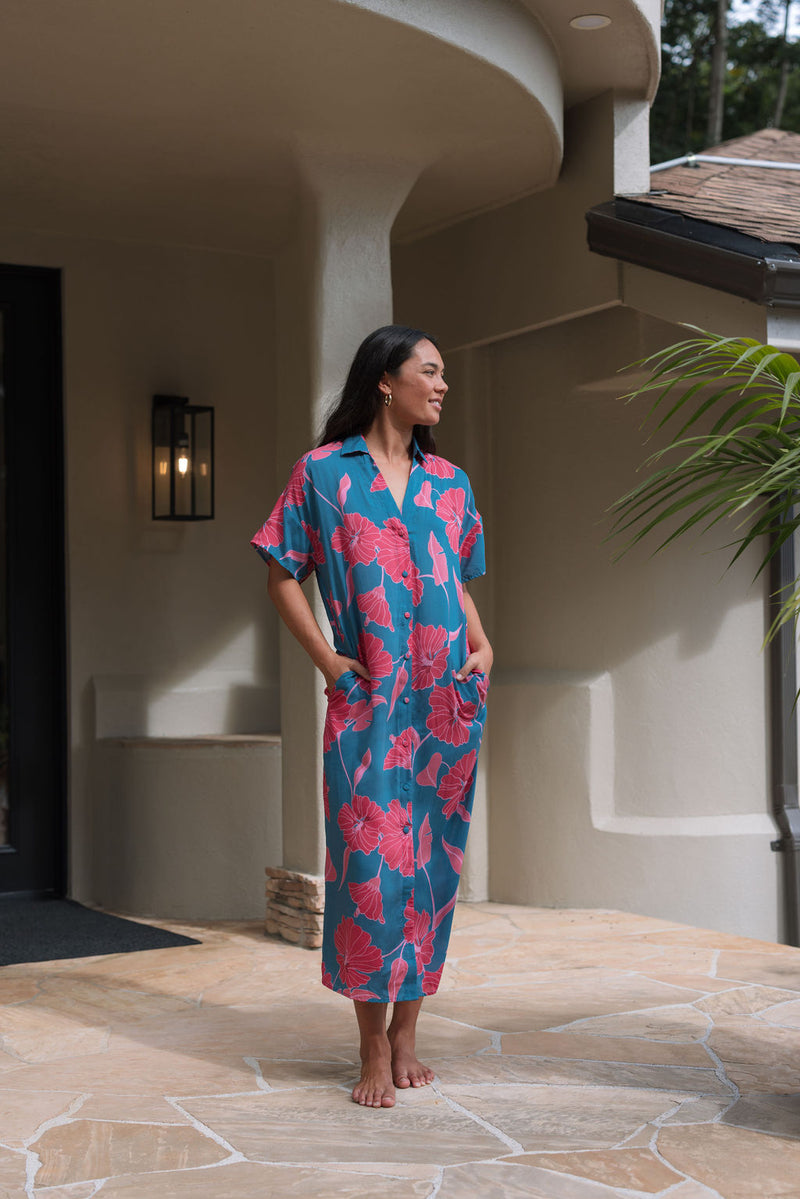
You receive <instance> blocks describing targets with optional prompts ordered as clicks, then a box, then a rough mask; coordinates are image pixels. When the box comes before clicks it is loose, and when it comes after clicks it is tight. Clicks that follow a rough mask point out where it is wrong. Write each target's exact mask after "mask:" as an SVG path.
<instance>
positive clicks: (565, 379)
mask: <svg viewBox="0 0 800 1199" xmlns="http://www.w3.org/2000/svg"><path fill="white" fill-rule="evenodd" d="M620 123H621V117H620V110H619V104H618V103H617V101H616V100H615V98H614V97H613V95H611V94H610V93H609V94H606V95H604V96H600V97H597V98H595V99H593V100H591V101H589V102H587V103H585V104H582V105H579V106H576V107H575V108H573V109H572V110H571V111H570V112H569V113H568V114H567V119H566V122H565V160H564V168H563V170H562V173H561V176H560V178H559V181H558V183H557V185H556V186H555V187H554V188H552V189H550V190H549V191H547V192H543V193H541V194H539V195H534V196H529V197H527V198H525V199H522V200H519V201H518V202H516V203H515V204H512V205H509V206H508V207H506V208H504V209H497V210H495V211H493V212H488V213H485V214H483V215H480V216H476V217H474V218H471V219H470V220H467V221H463V222H461V223H459V224H458V225H454V226H452V227H451V228H450V229H447V230H444V231H442V232H441V233H439V234H437V235H435V236H431V237H428V238H423V239H419V240H416V241H413V242H407V243H403V244H400V245H398V246H397V247H396V248H395V254H394V265H395V296H396V310H397V316H398V318H399V319H402V320H406V321H409V322H410V323H420V324H422V326H423V327H425V328H428V329H429V330H430V331H431V332H433V333H434V334H438V335H440V337H441V341H442V345H443V348H444V351H445V360H446V362H447V364H448V368H449V372H450V381H451V384H454V385H453V386H452V387H451V393H450V396H449V397H448V403H447V407H446V411H445V416H444V419H443V422H442V428H441V437H440V441H441V444H442V448H443V450H444V452H445V453H450V454H451V455H452V456H453V457H454V458H455V459H456V460H457V461H460V462H462V463H463V465H464V466H465V467H466V468H467V469H468V470H469V471H470V473H471V474H472V475H473V477H474V481H475V485H476V493H477V494H478V498H479V501H480V504H481V507H482V508H483V510H484V515H485V517H486V524H487V535H488V541H489V547H490V560H489V568H490V569H489V578H488V580H487V581H485V582H484V583H482V584H481V587H482V592H481V596H480V599H479V603H480V604H481V606H482V609H485V610H486V612H487V623H488V625H489V627H490V630H491V635H492V637H493V640H494V647H495V653H496V659H495V669H494V672H493V680H492V691H491V695H490V705H489V718H488V725H487V733H488V737H487V742H486V746H485V751H486V752H485V755H484V762H483V769H484V771H485V772H486V777H487V789H486V794H487V796H488V801H487V806H486V814H485V819H486V822H487V838H488V861H486V862H483V861H482V859H481V857H480V853H478V854H477V860H476V861H475V867H476V869H478V870H480V869H481V867H483V866H485V868H486V871H487V876H488V877H487V876H484V877H486V885H487V887H488V893H489V894H490V896H491V898H492V899H495V900H503V901H508V902H518V903H531V904H544V905H557V906H585V907H596V906H601V907H619V908H625V909H629V910H635V911H640V912H644V913H648V914H653V915H656V916H662V917H665V918H667V919H673V920H680V921H687V922H689V923H695V924H701V925H708V926H712V927H716V928H720V929H725V930H729V931H733V932H739V933H746V934H750V935H754V936H762V937H767V938H774V937H776V936H778V934H779V932H780V928H779V909H780V903H779V878H778V871H779V866H780V863H779V861H778V860H777V856H776V855H775V854H773V853H772V852H771V851H770V840H771V838H772V837H773V836H774V835H775V833H774V828H773V824H772V820H771V817H770V815H769V793H768V778H767V764H768V756H767V755H768V726H767V698H766V688H765V679H766V670H767V662H766V659H765V658H764V656H763V655H762V654H761V652H760V646H761V641H762V638H763V634H764V619H765V617H764V598H765V596H764V584H763V583H762V582H758V583H757V584H755V585H753V584H752V577H753V574H754V573H755V569H756V566H757V557H756V555H755V554H750V555H748V556H746V557H745V559H744V560H743V561H742V562H740V564H739V565H738V566H737V568H736V569H735V570H733V571H731V572H730V573H726V572H725V567H726V564H727V557H726V555H725V553H724V551H723V552H706V551H714V549H715V547H716V546H717V545H719V544H720V543H721V542H724V540H725V537H724V536H723V535H720V536H719V537H718V538H717V539H716V540H713V539H709V540H708V542H707V543H706V542H703V543H702V544H697V543H696V542H691V540H689V541H686V542H683V543H681V544H679V545H678V546H676V547H674V548H673V549H671V550H670V551H669V552H668V553H665V554H664V555H662V556H657V557H655V558H652V559H651V558H650V556H649V554H650V551H651V550H652V549H653V548H654V544H653V545H651V546H648V547H647V548H642V549H639V550H636V551H634V552H633V553H631V555H630V556H629V557H627V558H625V559H623V560H622V561H621V562H619V563H617V564H612V561H611V559H612V554H613V549H612V547H610V546H609V545H607V544H604V542H603V538H604V536H605V534H606V533H607V531H608V528H609V522H608V519H607V516H606V509H607V507H608V505H609V504H610V503H611V502H612V501H613V500H614V499H615V498H617V497H619V496H620V495H621V494H623V493H624V492H625V491H627V490H628V489H629V488H630V487H631V486H632V485H633V484H634V482H635V480H636V477H637V476H636V473H635V472H636V468H637V467H638V466H639V464H640V463H641V462H642V460H643V458H644V456H645V454H646V449H645V446H644V434H643V433H642V432H641V431H640V428H639V425H640V422H641V420H642V419H643V416H644V405H643V404H640V405H639V407H638V409H637V408H634V407H627V406H626V405H624V404H623V403H621V402H620V400H619V399H618V398H617V397H618V396H619V394H620V392H621V391H622V390H623V389H624V384H623V383H622V382H621V381H620V380H619V379H618V378H617V371H618V370H619V369H620V368H621V367H622V366H624V365H625V364H627V363H629V362H632V361H633V360H635V359H637V358H639V357H640V356H642V355H643V354H645V353H647V352H649V351H651V350H653V349H655V348H657V346H659V345H663V344H667V343H669V342H671V341H675V340H678V339H679V338H680V337H681V336H682V331H681V329H680V327H679V326H678V325H676V324H675V323H672V322H674V321H675V320H677V319H680V306H678V307H677V308H676V306H675V305H674V304H673V305H672V306H670V304H669V303H668V302H667V301H668V298H669V297H668V295H667V292H668V289H669V286H670V280H668V279H666V278H665V279H664V284H663V286H664V295H663V299H662V296H661V295H660V293H659V290H658V289H659V286H660V281H661V277H658V276H653V275H652V272H650V273H649V274H650V276H651V277H650V278H649V279H648V280H643V279H642V280H638V279H637V281H636V283H637V286H638V287H639V291H638V292H637V293H634V290H633V285H632V281H631V279H630V278H629V277H627V276H625V274H624V272H623V271H622V270H621V269H620V267H619V265H618V264H617V263H615V262H614V261H613V260H611V259H606V258H600V257H599V256H597V255H593V254H591V253H590V252H589V250H588V248H587V246H586V240H585V220H584V214H585V212H586V210H587V208H589V207H590V206H591V205H593V204H595V203H598V202H600V201H601V200H602V199H607V198H608V196H609V195H611V194H613V192H614V190H623V189H621V188H620V187H619V179H618V178H617V176H618V175H620V176H622V175H624V174H625V173H626V172H632V171H633V170H634V168H635V156H634V159H631V157H630V149H631V147H630V142H629V140H623V144H620V139H619V126H620ZM618 159H622V160H623V161H618ZM702 290H703V291H704V292H707V295H706V297H705V300H706V302H705V304H704V303H703V302H702V297H701V299H700V300H696V301H695V302H694V303H693V306H692V311H691V313H690V314H689V319H695V320H699V321H700V322H701V323H703V324H704V325H705V327H708V328H719V327H726V328H730V331H733V332H738V331H740V330H738V329H736V328H731V326H730V324H729V323H728V324H726V321H727V322H730V321H731V320H732V319H735V318H736V317H737V316H738V315H739V309H738V308H737V307H736V306H735V305H733V306H732V305H731V304H730V303H728V302H727V301H726V298H725V297H724V296H721V297H720V296H718V295H717V294H716V293H714V292H711V291H709V289H702ZM631 304H636V305H637V306H639V307H641V308H643V309H644V310H645V312H650V313H653V314H654V315H652V316H650V315H637V313H636V311H635V310H634V307H632V306H630V305H631ZM662 311H663V312H664V313H665V314H667V315H668V319H658V315H655V314H660V313H661V312H662ZM751 325H752V322H751V323H750V324H747V325H746V327H745V328H743V329H742V330H741V331H742V332H746V333H750V332H751ZM476 598H478V596H477V594H476ZM480 810H481V809H480V807H479V812H480ZM478 827H480V826H479V825H478V826H477V827H476V829H474V830H473V833H474V832H476V831H477V828H478Z"/></svg>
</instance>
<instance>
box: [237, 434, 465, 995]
mask: <svg viewBox="0 0 800 1199" xmlns="http://www.w3.org/2000/svg"><path fill="white" fill-rule="evenodd" d="M412 449H413V460H412V465H411V473H410V476H409V480H408V487H407V489H406V493H405V497H404V499H403V507H402V511H401V510H399V509H398V507H397V504H396V503H395V500H394V498H393V496H392V493H391V492H390V491H389V489H388V487H387V486H386V482H385V480H384V478H383V476H382V474H381V473H380V471H379V470H378V467H377V466H376V464H375V462H374V460H373V458H372V455H371V454H370V452H369V450H368V448H367V443H366V441H365V440H364V438H363V437H361V436H356V437H348V438H347V439H346V440H345V441H344V442H333V443H331V444H330V445H325V446H321V447H320V448H319V449H316V450H312V451H311V452H310V453H308V454H305V455H304V456H303V457H302V458H301V459H300V461H299V462H298V463H297V464H296V465H295V467H294V469H293V470H292V474H291V477H290V479H289V483H288V486H287V487H286V490H285V491H284V492H283V494H282V495H281V497H280V499H279V500H278V502H277V504H276V505H275V508H274V510H273V512H272V515H271V516H270V517H269V519H268V520H267V521H266V522H265V524H264V525H262V527H261V529H260V530H259V531H258V533H256V535H255V537H254V538H253V540H252V544H253V545H254V546H255V548H256V549H257V550H258V552H259V553H260V554H261V555H262V557H263V558H265V559H269V558H270V557H272V558H275V560H276V561H278V562H280V563H281V565H282V566H284V567H285V568H286V569H287V570H288V571H290V572H291V573H292V574H293V575H294V577H295V578H296V579H297V580H298V582H302V581H303V580H304V579H305V578H306V577H307V576H308V575H309V574H310V573H311V571H313V570H316V573H317V583H318V585H319V589H320V594H321V596H322V600H323V603H324V605H325V610H326V612H327V614H328V618H329V620H330V623H331V628H332V630H333V636H334V644H335V648H336V651H337V653H340V654H343V655H345V656H347V657H349V658H356V659H358V661H360V662H362V663H363V664H364V665H365V666H366V667H367V669H368V671H369V673H370V676H371V681H370V682H369V683H367V682H366V681H365V680H364V679H362V678H361V677H360V676H359V675H358V674H356V673H355V672H354V671H352V670H346V671H345V672H344V674H342V675H341V676H340V677H339V678H338V679H337V680H336V683H335V686H333V687H332V688H329V689H328V690H327V691H326V695H327V697H328V709H327V716H326V720H325V731H324V746H323V748H324V766H325V770H324V804H325V828H326V840H327V852H326V862H325V878H326V896H325V922H324V935H323V948H322V981H323V983H324V984H325V985H326V986H328V987H331V988H332V989H333V990H334V991H339V992H341V993H342V994H343V995H347V996H349V997H350V998H352V999H362V1000H373V1001H381V1002H384V1003H385V1002H393V1001H395V1000H408V999H419V998H420V997H421V996H423V995H432V994H433V993H434V992H435V991H436V989H437V987H438V985H439V979H440V977H441V973H442V967H443V965H444V960H445V955H446V952H447V943H448V940H449V937H450V926H451V923H452V919H453V908H454V907H455V903H456V892H457V889H458V880H459V874H460V872H461V865H462V862H463V857H464V847H465V844H466V840H467V830H468V828H469V821H470V810H471V807H472V800H473V795H474V792H475V772H476V763H477V758H478V750H479V748H480V743H481V736H482V734H483V725H484V721H485V717H486V707H485V704H486V691H487V687H488V680H487V678H486V676H485V675H483V674H480V673H473V674H472V675H471V676H470V677H469V678H467V679H465V680H464V681H463V682H460V681H459V680H458V679H457V678H456V677H455V673H456V671H457V670H459V669H460V668H461V667H462V666H463V664H464V662H465V661H466V659H467V657H468V655H469V648H468V644H467V625H466V619H465V615H464V597H463V590H462V583H464V582H466V581H467V580H468V579H474V578H475V577H476V576H477V575H481V574H484V572H485V569H486V568H485V563H484V547H483V530H482V525H481V518H480V516H479V514H478V512H477V510H476V508H475V501H474V499H473V496H472V490H471V488H470V484H469V479H468V478H467V476H466V474H465V473H464V472H463V471H462V470H460V469H459V468H458V467H456V466H453V465H452V464H451V463H449V462H447V461H446V460H445V459H444V458H441V457H439V456H438V455H435V454H423V453H422V452H421V451H420V450H419V448H418V447H417V445H416V442H415V443H414V444H413V447H412Z"/></svg>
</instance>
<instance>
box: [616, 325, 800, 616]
mask: <svg viewBox="0 0 800 1199" xmlns="http://www.w3.org/2000/svg"><path fill="white" fill-rule="evenodd" d="M688 328H690V329H692V330H693V332H694V333H695V334H696V336H693V337H690V338H688V339H686V340H684V341H681V342H677V343H676V344H674V345H671V346H666V347H665V348H664V349H661V350H657V351H656V352H655V353H654V354H650V355H649V356H648V357H646V358H642V359H640V360H639V361H638V362H636V363H633V364H632V367H635V368H636V369H637V370H638V371H639V372H640V381H639V382H638V385H637V386H636V387H634V388H633V389H632V390H630V391H629V392H627V393H625V394H624V395H623V396H622V397H621V398H622V399H624V400H625V401H626V402H627V403H629V404H630V403H632V402H634V401H636V400H638V399H640V398H641V397H644V396H649V397H651V402H650V407H649V411H648V413H647V415H646V417H645V420H644V422H643V424H644V428H645V429H648V427H649V428H650V429H651V431H650V433H649V438H653V437H656V436H657V435H658V434H660V433H662V432H663V431H664V430H666V429H670V430H671V431H672V432H671V436H670V440H669V441H668V442H667V443H666V444H664V445H662V446H660V447H659V448H658V449H656V450H655V451H653V452H652V453H651V454H650V455H649V456H648V457H647V458H646V459H645V461H644V463H643V465H642V467H641V468H640V469H641V470H645V471H647V472H648V473H647V475H646V477H645V478H644V479H643V480H642V481H641V482H639V483H638V484H637V485H636V486H635V487H633V488H631V490H630V491H628V492H627V493H626V494H625V495H623V496H621V497H620V498H619V499H618V500H616V501H615V502H614V504H612V506H611V508H610V513H611V515H612V526H611V531H610V533H609V535H608V538H607V540H610V539H613V538H617V537H620V538H624V543H623V545H622V548H621V549H620V550H619V551H618V552H617V553H616V555H615V559H614V560H615V561H616V560H618V559H619V558H621V557H622V556H623V555H624V554H626V553H627V552H628V551H629V550H630V549H631V548H632V547H633V546H634V545H637V544H638V543H639V542H641V541H643V540H644V539H645V538H649V537H650V536H651V535H653V534H658V533H663V534H664V536H663V537H661V539H660V540H659V541H658V543H657V544H656V546H655V549H654V550H653V553H657V552H659V551H660V550H662V549H665V548H666V547H667V546H668V545H671V544H672V543H673V542H674V541H676V540H677V539H678V538H680V537H682V536H683V535H684V534H685V533H687V532H689V531H690V530H692V529H695V530H697V531H704V532H705V531H708V530H709V529H710V528H713V527H714V526H716V525H718V524H719V523H720V522H722V521H724V520H730V521H731V522H733V531H734V533H735V534H736V535H735V536H734V538H733V539H732V540H731V541H730V542H728V543H727V548H728V549H731V550H732V551H733V552H732V556H731V559H730V563H729V566H730V565H732V564H733V563H734V562H736V561H737V560H738V559H739V558H740V557H741V555H742V554H743V553H744V552H745V550H746V549H747V548H748V547H749V546H750V545H752V544H753V542H754V541H756V540H757V539H759V538H761V537H763V536H768V537H769V538H770V539H771V541H770V546H769V549H768V551H767V553H766V554H765V556H764V557H763V559H762V560H761V562H760V564H759V567H758V570H757V572H756V577H757V576H758V575H759V574H760V573H761V572H762V571H763V570H764V569H765V567H766V566H767V564H768V562H769V561H770V559H771V558H772V556H773V555H774V554H775V553H776V552H777V549H778V548H779V547H780V545H781V544H782V543H783V542H784V541H785V540H786V539H787V538H788V537H790V536H792V534H793V533H794V531H795V529H796V528H800V517H797V516H796V515H795V509H796V508H797V509H800V364H798V362H797V361H796V359H794V358H793V357H792V356H791V355H790V354H786V353H783V352H782V351H780V350H777V349H775V347H773V346H769V345H762V344H761V343H760V342H757V341H755V340H753V339H752V338H747V337H722V336H720V335H718V334H714V333H708V332H706V331H704V330H702V329H697V328H696V327H695V326H688ZM626 369H630V368H626ZM641 372H644V377H642V375H641ZM708 422H711V425H710V428H709V430H708V431H707V432H698V427H699V426H701V425H703V424H707V423H708ZM798 616H800V579H798V580H796V585H795V586H794V588H793V589H792V591H791V594H790V595H789V596H787V598H786V599H785V600H784V601H783V603H782V605H781V608H780V610H779V612H778V614H777V616H776V617H775V620H774V621H773V625H772V627H771V628H770V630H769V632H768V634H767V638H768V639H769V638H771V637H773V636H774V635H775V633H776V632H777V630H778V629H779V628H780V627H781V626H782V625H783V624H785V623H786V622H787V621H789V620H794V621H796V620H797V619H798Z"/></svg>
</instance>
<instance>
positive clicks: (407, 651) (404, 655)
mask: <svg viewBox="0 0 800 1199" xmlns="http://www.w3.org/2000/svg"><path fill="white" fill-rule="evenodd" d="M403 657H404V658H410V657H411V650H410V649H407V650H406V652H405V653H404V654H403Z"/></svg>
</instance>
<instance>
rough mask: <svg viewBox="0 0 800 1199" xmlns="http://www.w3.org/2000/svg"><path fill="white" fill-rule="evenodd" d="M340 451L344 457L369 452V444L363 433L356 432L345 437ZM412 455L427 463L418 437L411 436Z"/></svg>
mask: <svg viewBox="0 0 800 1199" xmlns="http://www.w3.org/2000/svg"><path fill="white" fill-rule="evenodd" d="M339 453H340V454H341V455H342V457H344V456H346V455H348V456H349V455H351V454H368V453H369V446H368V445H367V443H366V441H365V439H364V435H363V434H362V433H354V434H353V436H352V437H345V439H344V441H343V442H342V448H341V449H340V451H339ZM411 456H412V458H415V459H416V461H417V462H419V463H421V464H422V465H423V466H424V465H425V455H424V454H423V452H422V450H421V449H420V448H419V446H418V445H417V439H416V437H412V438H411Z"/></svg>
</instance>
